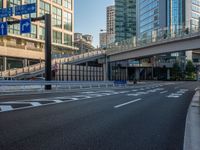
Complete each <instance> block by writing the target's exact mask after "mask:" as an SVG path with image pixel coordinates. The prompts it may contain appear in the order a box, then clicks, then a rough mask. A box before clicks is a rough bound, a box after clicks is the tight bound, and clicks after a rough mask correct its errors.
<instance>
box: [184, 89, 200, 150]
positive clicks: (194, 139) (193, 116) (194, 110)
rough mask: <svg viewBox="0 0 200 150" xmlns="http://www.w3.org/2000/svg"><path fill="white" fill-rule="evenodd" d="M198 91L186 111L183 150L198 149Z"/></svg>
mask: <svg viewBox="0 0 200 150" xmlns="http://www.w3.org/2000/svg"><path fill="white" fill-rule="evenodd" d="M199 98H200V89H197V91H196V93H195V95H194V97H193V99H192V102H191V104H190V107H189V109H188V114H187V119H186V127H185V138H184V150H199V149H200V99H199Z"/></svg>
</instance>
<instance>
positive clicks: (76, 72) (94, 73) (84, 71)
mask: <svg viewBox="0 0 200 150" xmlns="http://www.w3.org/2000/svg"><path fill="white" fill-rule="evenodd" d="M103 75H104V72H103V67H92V66H80V65H71V64H59V65H58V69H57V70H56V73H55V79H56V80H58V81H102V80H104V78H103Z"/></svg>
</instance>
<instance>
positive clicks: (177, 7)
mask: <svg viewBox="0 0 200 150" xmlns="http://www.w3.org/2000/svg"><path fill="white" fill-rule="evenodd" d="M184 3H185V1H183V0H168V1H167V26H168V27H169V28H171V29H173V30H177V29H178V27H179V26H180V25H183V24H184V18H185V11H184V10H185V8H184V6H185V5H184Z"/></svg>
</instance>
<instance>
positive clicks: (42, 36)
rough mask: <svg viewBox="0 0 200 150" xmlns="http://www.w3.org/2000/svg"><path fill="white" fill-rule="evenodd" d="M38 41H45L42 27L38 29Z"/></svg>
mask: <svg viewBox="0 0 200 150" xmlns="http://www.w3.org/2000/svg"><path fill="white" fill-rule="evenodd" d="M39 39H40V40H44V39H45V30H44V28H43V27H40V28H39Z"/></svg>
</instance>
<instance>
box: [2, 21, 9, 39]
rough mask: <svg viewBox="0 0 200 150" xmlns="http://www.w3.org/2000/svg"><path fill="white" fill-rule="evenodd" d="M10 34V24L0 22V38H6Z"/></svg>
mask: <svg viewBox="0 0 200 150" xmlns="http://www.w3.org/2000/svg"><path fill="white" fill-rule="evenodd" d="M7 34H8V23H7V22H0V36H5V35H7Z"/></svg>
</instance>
